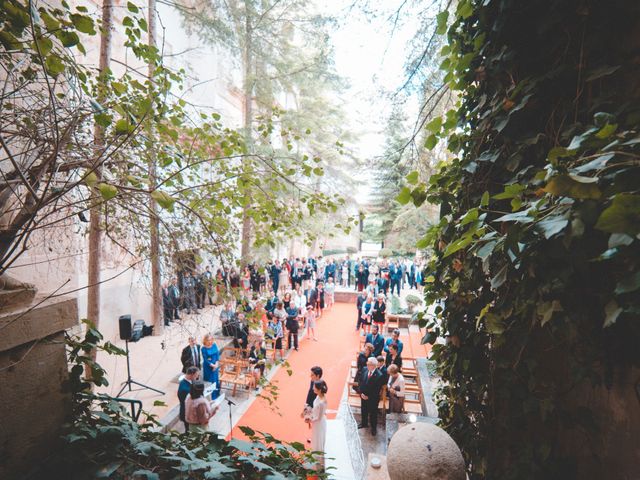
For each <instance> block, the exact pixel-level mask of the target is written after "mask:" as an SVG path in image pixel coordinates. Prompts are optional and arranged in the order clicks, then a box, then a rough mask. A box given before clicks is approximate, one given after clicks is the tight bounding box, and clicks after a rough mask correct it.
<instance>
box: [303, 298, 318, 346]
mask: <svg viewBox="0 0 640 480" xmlns="http://www.w3.org/2000/svg"><path fill="white" fill-rule="evenodd" d="M304 323H305V324H306V326H307V338H309V337H310V336H311V334H313V340H314V341H316V342H317V341H318V339H317V338H316V311H315V309H314V308H313V305H307V311H306V313H305V314H304Z"/></svg>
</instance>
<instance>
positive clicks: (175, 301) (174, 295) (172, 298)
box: [167, 277, 180, 320]
mask: <svg viewBox="0 0 640 480" xmlns="http://www.w3.org/2000/svg"><path fill="white" fill-rule="evenodd" d="M168 290H169V291H168V292H167V295H168V299H169V303H170V305H171V313H172V314H171V316H170V320H180V316H179V315H178V308H179V307H180V289H179V288H178V279H177V278H176V277H173V278H172V279H171V285H169V289H168Z"/></svg>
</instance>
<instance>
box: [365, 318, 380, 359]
mask: <svg viewBox="0 0 640 480" xmlns="http://www.w3.org/2000/svg"><path fill="white" fill-rule="evenodd" d="M364 343H370V344H371V345H373V353H372V354H371V355H372V356H374V357H377V356H378V355H382V351H383V350H384V337H383V336H382V335H380V334H379V333H378V326H377V325H374V326H373V327H371V333H368V334H367V336H366V338H365V341H364Z"/></svg>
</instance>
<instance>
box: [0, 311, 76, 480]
mask: <svg viewBox="0 0 640 480" xmlns="http://www.w3.org/2000/svg"><path fill="white" fill-rule="evenodd" d="M40 301H41V300H39V299H37V298H36V300H35V301H34V302H32V304H31V305H29V306H22V307H16V308H14V309H13V310H11V311H8V312H7V311H0V385H1V386H2V387H1V388H0V409H1V411H0V478H2V479H7V480H9V479H14V478H16V479H17V478H23V477H25V476H26V473H27V472H28V471H29V470H30V469H31V468H34V467H36V466H37V462H38V460H39V459H41V458H44V457H45V456H46V455H47V454H49V453H50V452H52V451H53V446H54V445H55V443H56V441H57V439H58V434H59V429H60V426H61V425H62V423H63V421H64V420H65V418H66V415H67V413H68V408H69V406H70V404H69V398H68V395H66V394H64V393H63V392H62V383H63V381H64V380H65V379H66V378H67V372H68V368H67V359H66V354H65V346H64V331H65V330H66V329H68V328H71V327H73V326H75V325H77V324H78V306H77V302H76V299H75V298H73V299H70V298H56V299H50V300H45V301H43V302H42V303H40V304H39V302H40Z"/></svg>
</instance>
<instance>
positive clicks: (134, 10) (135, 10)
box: [127, 2, 140, 13]
mask: <svg viewBox="0 0 640 480" xmlns="http://www.w3.org/2000/svg"><path fill="white" fill-rule="evenodd" d="M127 10H129V11H130V12H131V13H138V12H139V11H140V9H139V8H138V7H137V6H136V5H135V3H132V2H127Z"/></svg>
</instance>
